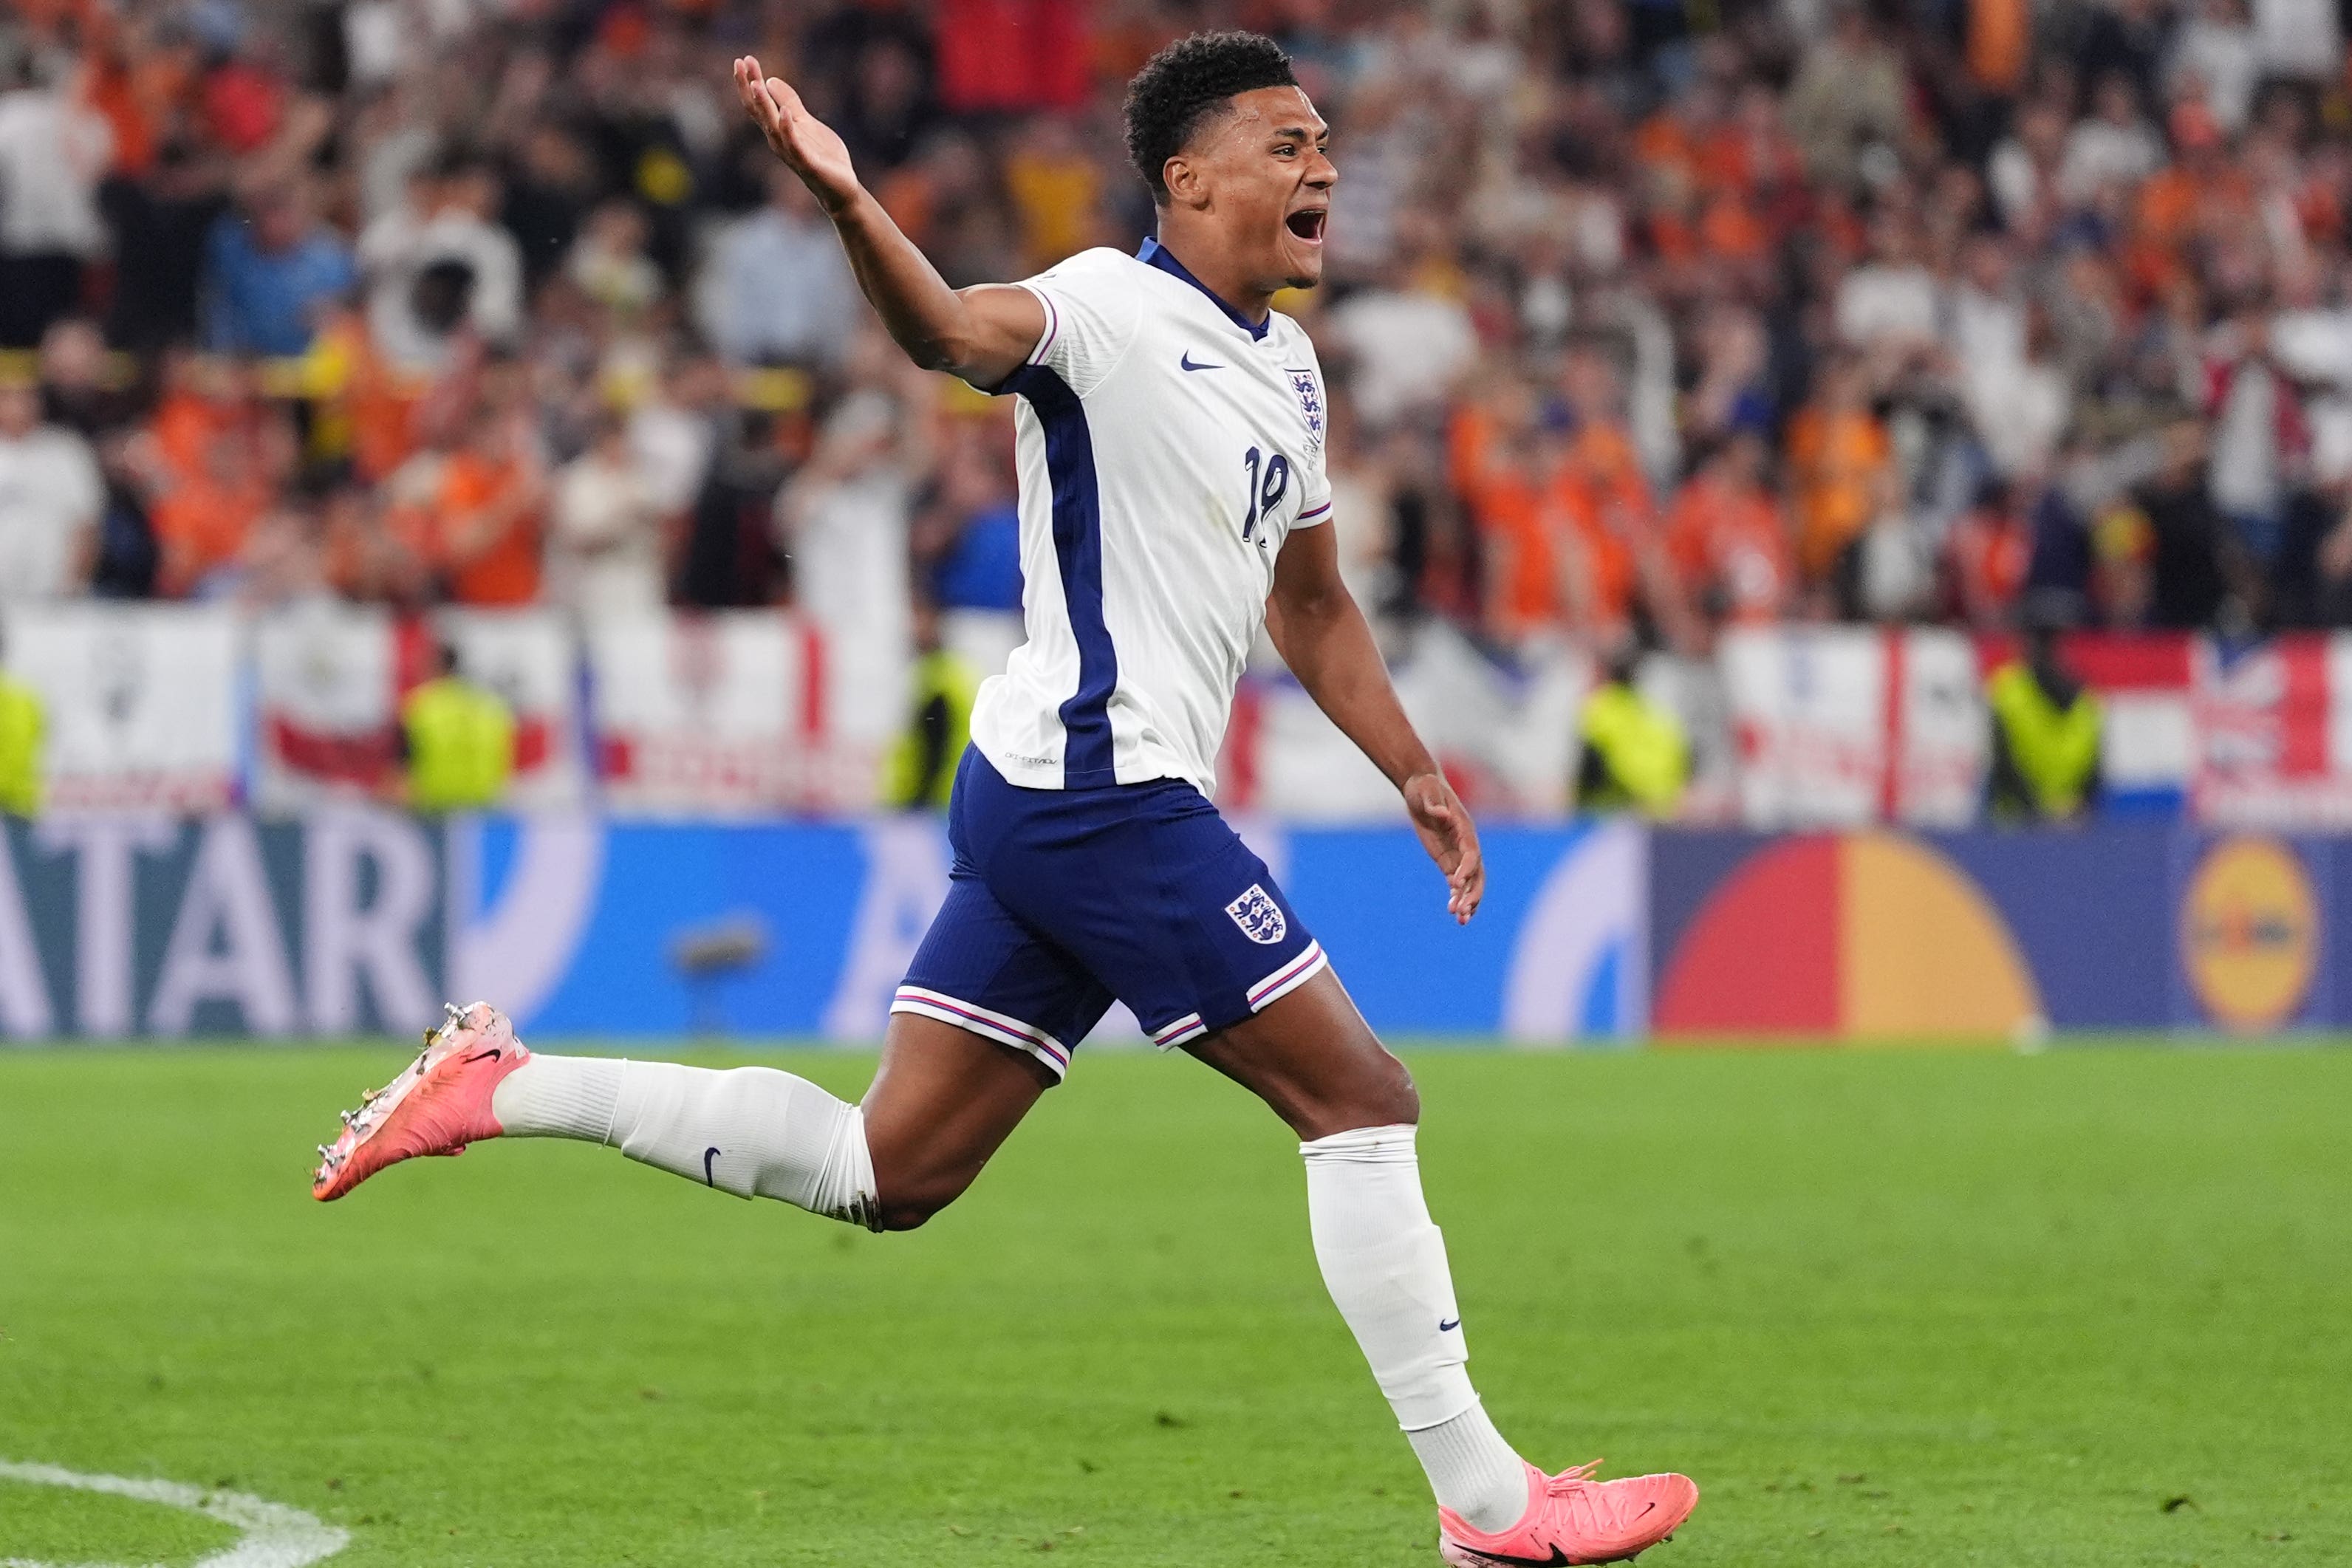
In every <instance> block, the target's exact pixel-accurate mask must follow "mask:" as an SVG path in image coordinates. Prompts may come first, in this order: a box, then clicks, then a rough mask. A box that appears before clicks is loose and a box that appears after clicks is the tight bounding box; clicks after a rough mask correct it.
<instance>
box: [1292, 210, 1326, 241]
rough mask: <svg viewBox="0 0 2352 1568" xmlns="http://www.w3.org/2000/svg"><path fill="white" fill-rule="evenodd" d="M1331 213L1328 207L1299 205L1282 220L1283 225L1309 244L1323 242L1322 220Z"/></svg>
mask: <svg viewBox="0 0 2352 1568" xmlns="http://www.w3.org/2000/svg"><path fill="white" fill-rule="evenodd" d="M1330 215H1331V213H1330V209H1329V208H1328V207H1301V208H1300V209H1299V210H1298V211H1297V212H1295V213H1293V214H1290V215H1289V216H1288V217H1286V218H1285V219H1283V220H1282V224H1283V226H1284V227H1285V228H1286V229H1288V230H1289V231H1290V232H1291V233H1292V234H1294V235H1297V236H1298V237H1299V238H1300V239H1303V240H1305V241H1307V243H1308V244H1310V245H1321V244H1322V243H1323V220H1324V219H1326V218H1328V217H1329V216H1330Z"/></svg>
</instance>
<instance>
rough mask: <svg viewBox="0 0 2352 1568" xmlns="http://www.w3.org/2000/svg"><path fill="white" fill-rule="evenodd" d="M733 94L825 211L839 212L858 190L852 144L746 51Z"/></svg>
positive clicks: (736, 68)
mask: <svg viewBox="0 0 2352 1568" xmlns="http://www.w3.org/2000/svg"><path fill="white" fill-rule="evenodd" d="M735 96H736V97H738V98H740V99H742V100H743V112H744V113H746V114H748V115H750V116H751V123H752V124H754V125H756V126H758V127H759V128H760V131H761V135H763V136H765V137H766V138H767V139H768V147H769V150H770V151H772V152H774V153H775V155H776V156H777V157H779V158H781V159H782V160H783V161H784V162H785V163H786V164H787V165H789V166H790V168H791V169H792V172H793V173H795V174H798V175H799V176H800V177H801V183H803V184H804V185H806V186H807V187H808V188H809V190H810V191H811V192H813V193H814V194H815V196H816V199H817V201H818V202H819V203H820V204H822V205H823V206H824V210H825V211H826V212H828V213H837V212H839V211H840V210H841V209H842V208H843V207H844V206H845V205H847V204H849V202H850V200H851V198H853V197H855V196H856V194H857V191H858V185H857V170H856V166H855V165H854V164H852V163H851V162H850V161H849V147H848V145H847V144H846V143H845V142H844V141H842V140H841V138H840V136H839V135H838V134H836V133H835V131H834V129H833V127H831V126H829V125H827V124H825V123H824V121H823V120H819V119H818V118H817V117H816V116H815V115H814V114H811V113H810V112H809V111H808V109H807V107H806V106H805V105H803V103H802V102H801V95H800V94H798V93H796V92H794V91H793V89H792V87H791V85H790V84H788V83H787V82H785V81H784V80H783V78H781V77H772V76H763V75H761V71H760V62H759V61H758V60H757V59H756V58H754V57H751V56H750V55H744V56H742V57H740V58H738V59H737V60H736V62H735Z"/></svg>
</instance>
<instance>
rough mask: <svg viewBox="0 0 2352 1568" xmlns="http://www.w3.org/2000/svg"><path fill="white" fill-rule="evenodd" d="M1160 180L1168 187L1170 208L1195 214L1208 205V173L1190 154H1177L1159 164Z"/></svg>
mask: <svg viewBox="0 0 2352 1568" xmlns="http://www.w3.org/2000/svg"><path fill="white" fill-rule="evenodd" d="M1160 179H1161V180H1162V181H1163V182H1164V183H1166V184H1167V186H1168V204H1169V205H1170V206H1171V207H1191V208H1192V209H1193V210H1194V211H1196V212H1197V211H1199V210H1200V209H1201V208H1202V207H1205V206H1207V205H1208V204H1209V191H1208V171H1207V170H1206V169H1205V168H1203V167H1202V163H1201V162H1200V161H1199V160H1198V159H1196V158H1194V157H1193V156H1192V154H1191V153H1189V152H1179V153H1177V154H1176V155H1175V156H1174V157H1172V158H1171V159H1169V160H1168V162H1165V163H1163V164H1161V165H1160Z"/></svg>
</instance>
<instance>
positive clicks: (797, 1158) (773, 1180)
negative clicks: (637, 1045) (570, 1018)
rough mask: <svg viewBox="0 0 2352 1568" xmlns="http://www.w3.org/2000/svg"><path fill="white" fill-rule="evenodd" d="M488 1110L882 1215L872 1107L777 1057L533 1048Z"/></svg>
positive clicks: (519, 1126)
mask: <svg viewBox="0 0 2352 1568" xmlns="http://www.w3.org/2000/svg"><path fill="white" fill-rule="evenodd" d="M490 1110H491V1113H492V1114H494V1115H496V1116H497V1117H498V1119H499V1125H500V1126H501V1127H503V1128H505V1129H506V1132H507V1135H508V1136H509V1137H518V1138H580V1139H583V1140H585V1141H587V1142H589V1143H595V1144H611V1145H615V1146H617V1147H618V1148H619V1149H620V1151H621V1152H622V1153H623V1154H625V1155H628V1156H629V1158H631V1159H633V1160H638V1161H641V1162H643V1163H644V1164H646V1165H649V1166H658V1167H660V1168H661V1169H663V1170H666V1171H670V1172H673V1173H675V1174H677V1175H678V1176H687V1177H689V1178H690V1179H692V1180H695V1181H698V1182H702V1183H703V1184H705V1185H706V1186H714V1187H719V1188H722V1189H723V1190H725V1191H728V1192H731V1193H733V1194H735V1196H736V1197H754V1196H756V1197H773V1198H780V1199H782V1201H783V1202H786V1203H789V1204H793V1205H796V1206H797V1207H802V1208H805V1209H807V1210H808V1211H809V1212H810V1213H812V1214H822V1215H824V1216H825V1217H826V1218H830V1219H845V1220H847V1221H849V1222H850V1223H851V1224H854V1225H866V1226H871V1225H872V1224H874V1222H875V1219H876V1218H877V1206H876V1201H875V1192H874V1162H873V1159H872V1157H871V1155H869V1154H868V1153H867V1151H866V1118H865V1116H864V1115H863V1114H861V1113H859V1111H858V1109H857V1107H856V1106H855V1105H852V1104H850V1103H847V1102H846V1101H844V1100H837V1099H835V1097H834V1096H832V1095H831V1094H828V1093H826V1092H824V1090H822V1089H820V1088H818V1087H817V1086H816V1085H815V1084H814V1083H811V1082H809V1081H808V1080H807V1079H805V1078H795V1077H794V1076H793V1074H791V1073H789V1072H779V1071H776V1070H775V1069H774V1068H772V1067H738V1068H734V1069H731V1070H730V1071H724V1072H716V1071H711V1070H709V1069H708V1068H702V1067H683V1066H680V1065H678V1064H677V1063H676V1062H670V1061H614V1060H610V1059H607V1058H603V1057H590V1056H547V1055H541V1054H536V1053H534V1054H533V1055H532V1057H531V1059H530V1061H527V1062H525V1063H524V1064H523V1065H522V1066H520V1067H519V1068H517V1069H515V1071H512V1072H510V1073H509V1074H508V1075H507V1077H506V1079H505V1081H504V1082H500V1083H499V1086H498V1089H497V1091H496V1092H494V1093H493V1094H492V1095H491V1097H490Z"/></svg>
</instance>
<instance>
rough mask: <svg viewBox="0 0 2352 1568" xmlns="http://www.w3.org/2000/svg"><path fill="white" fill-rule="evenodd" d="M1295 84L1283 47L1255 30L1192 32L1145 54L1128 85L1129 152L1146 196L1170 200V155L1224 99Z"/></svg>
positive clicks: (1187, 140) (1295, 79)
mask: <svg viewBox="0 0 2352 1568" xmlns="http://www.w3.org/2000/svg"><path fill="white" fill-rule="evenodd" d="M1297 85H1298V78H1297V76H1295V75H1294V74H1292V72H1291V68H1290V57H1289V56H1288V55H1286V54H1284V53H1283V52H1282V46H1281V45H1280V44H1277V43H1276V42H1275V41H1274V40H1273V39H1272V38H1269V37H1265V36H1263V35H1261V34H1257V33H1240V32H1226V33H1195V34H1193V35H1192V37H1189V38H1179V39H1177V40H1176V41H1175V42H1174V43H1172V44H1171V45H1169V46H1168V47H1166V48H1164V49H1162V50H1160V52H1159V53H1158V54H1156V55H1154V56H1152V57H1150V59H1149V60H1146V61H1145V62H1144V64H1143V68H1142V69H1141V70H1139V71H1138V72H1136V73H1135V79H1134V80H1133V81H1131V82H1129V83H1128V84H1127V155H1128V156H1129V158H1132V159H1133V160H1134V161H1135V167H1136V171H1137V172H1139V173H1140V174H1141V175H1142V176H1143V178H1144V183H1147V184H1149V185H1150V187H1151V199H1152V200H1153V201H1155V202H1162V203H1164V202H1166V201H1167V200H1168V181H1167V178H1166V175H1165V174H1164V173H1163V171H1164V170H1165V169H1166V168H1167V165H1168V160H1169V159H1171V158H1173V157H1174V156H1175V155H1176V154H1177V153H1179V152H1182V151H1183V150H1184V147H1185V145H1186V143H1188V142H1190V141H1192V134H1193V132H1195V131H1198V130H1200V129H1201V125H1202V121H1203V120H1207V119H1208V118H1209V117H1210V116H1212V115H1213V114H1216V113H1218V112H1219V111H1220V110H1223V108H1224V105H1225V100H1226V99H1230V98H1232V97H1233V96H1234V94H1235V93H1241V92H1255V91H1256V90H1257V89H1259V88H1262V87H1296V86H1297Z"/></svg>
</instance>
